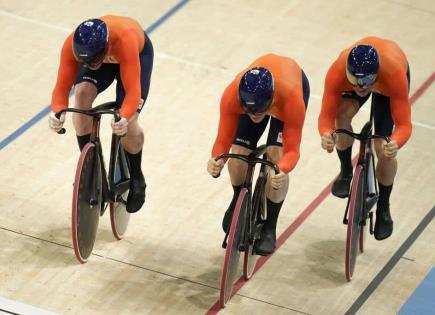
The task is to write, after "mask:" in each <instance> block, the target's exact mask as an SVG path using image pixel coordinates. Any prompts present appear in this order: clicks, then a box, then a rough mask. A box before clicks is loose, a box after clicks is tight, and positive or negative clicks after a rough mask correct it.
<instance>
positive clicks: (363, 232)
mask: <svg viewBox="0 0 435 315" xmlns="http://www.w3.org/2000/svg"><path fill="white" fill-rule="evenodd" d="M366 237H367V224H364V225H363V226H362V227H361V230H360V232H359V242H358V243H359V252H360V253H364V249H365V243H366Z"/></svg>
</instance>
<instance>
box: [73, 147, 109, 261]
mask: <svg viewBox="0 0 435 315" xmlns="http://www.w3.org/2000/svg"><path fill="white" fill-rule="evenodd" d="M93 192H94V193H93ZM92 194H94V195H92ZM91 199H92V204H91ZM101 201H102V179H101V165H100V159H99V155H98V153H97V148H96V146H95V144H94V143H91V142H89V143H88V144H86V145H85V147H84V148H83V150H82V152H81V154H80V158H79V161H78V163H77V169H76V175H75V180H74V189H73V200H72V240H73V247H74V253H75V255H76V257H77V260H78V261H79V262H81V263H85V262H86V261H87V260H88V258H89V256H90V255H91V253H92V249H93V248H94V243H95V238H96V235H97V229H98V221H99V218H100V212H101Z"/></svg>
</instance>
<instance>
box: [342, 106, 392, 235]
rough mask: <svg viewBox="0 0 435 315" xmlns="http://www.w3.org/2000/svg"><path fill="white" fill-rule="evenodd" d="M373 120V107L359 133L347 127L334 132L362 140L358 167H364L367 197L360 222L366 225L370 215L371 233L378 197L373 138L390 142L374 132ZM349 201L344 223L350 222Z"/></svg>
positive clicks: (364, 191)
mask: <svg viewBox="0 0 435 315" xmlns="http://www.w3.org/2000/svg"><path fill="white" fill-rule="evenodd" d="M373 120H374V118H373V109H372V110H371V111H370V120H369V121H368V122H366V123H365V125H364V126H363V128H362V129H361V132H360V133H359V134H357V133H353V132H350V131H348V130H346V129H337V130H335V131H334V133H336V134H337V133H341V134H347V135H348V136H350V137H352V138H354V139H357V140H359V141H360V146H359V154H358V162H357V165H356V167H358V166H360V167H362V169H363V171H364V175H365V176H364V178H363V181H364V182H363V187H364V190H363V193H364V196H365V198H364V199H363V220H362V222H360V224H361V225H365V224H366V219H367V217H370V234H373V214H372V212H370V210H371V207H372V206H373V205H374V204H375V203H376V201H377V198H378V187H377V180H376V175H375V170H374V164H375V157H374V154H373V140H374V139H384V140H385V141H387V142H390V138H389V137H386V136H380V135H374V134H373ZM349 201H350V198H349V199H348V204H347V206H346V211H345V213H344V218H343V224H347V223H348V220H347V214H348V206H349ZM368 205H370V206H368Z"/></svg>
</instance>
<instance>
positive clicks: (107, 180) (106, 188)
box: [56, 102, 130, 212]
mask: <svg viewBox="0 0 435 315" xmlns="http://www.w3.org/2000/svg"><path fill="white" fill-rule="evenodd" d="M115 106H116V102H107V103H104V104H101V105H98V106H96V107H94V108H91V109H89V110H81V109H75V108H66V109H63V110H61V111H59V112H58V113H56V117H58V118H59V117H60V115H61V114H62V113H63V112H74V113H79V114H84V115H88V116H91V117H92V130H91V135H90V142H91V143H93V144H94V145H95V148H96V152H97V155H98V158H99V160H100V165H101V175H102V178H103V180H102V183H103V185H102V186H103V191H102V195H103V201H104V202H105V203H107V202H115V201H116V200H115V199H116V196H117V195H120V194H122V193H123V192H124V191H126V190H127V189H129V187H130V180H129V171H128V169H129V168H128V162H127V158H126V156H125V153H124V150H120V151H118V150H119V146H120V137H119V136H116V135H115V134H113V135H112V143H111V149H110V162H109V176H107V171H106V166H105V162H104V156H103V150H102V147H101V141H100V121H101V115H103V114H111V115H113V116H114V117H115V121H119V120H120V119H121V118H120V116H119V115H118V113H117V112H116V111H115V110H114V109H115ZM59 133H60V134H63V133H65V129H64V128H62V130H60V131H59ZM117 152H119V154H117ZM118 159H119V160H120V161H119V166H120V169H119V170H118V171H119V174H117V173H116V171H117V169H116V165H117V162H118ZM117 176H119V177H120V180H119V181H118V182H116V177H117ZM94 180H95V179H94ZM94 186H95V185H94ZM94 186H93V187H94ZM91 193H92V195H97V193H98V192H91ZM102 212H104V210H102Z"/></svg>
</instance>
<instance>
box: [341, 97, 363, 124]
mask: <svg viewBox="0 0 435 315" xmlns="http://www.w3.org/2000/svg"><path fill="white" fill-rule="evenodd" d="M358 110H359V104H358V101H356V100H354V99H352V98H342V100H341V102H340V106H339V108H338V112H337V117H336V120H337V127H338V128H342V127H346V126H347V125H350V123H351V121H352V119H353V117H354V116H355V115H356V113H357V112H358Z"/></svg>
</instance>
